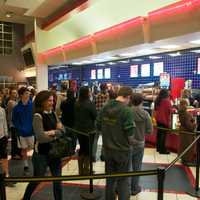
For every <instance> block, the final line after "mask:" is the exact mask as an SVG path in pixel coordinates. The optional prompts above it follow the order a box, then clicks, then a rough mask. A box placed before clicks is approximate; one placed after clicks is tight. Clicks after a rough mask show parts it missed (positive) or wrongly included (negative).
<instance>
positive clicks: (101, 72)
mask: <svg viewBox="0 0 200 200" xmlns="http://www.w3.org/2000/svg"><path fill="white" fill-rule="evenodd" d="M102 78H103V69H98V70H97V79H102Z"/></svg>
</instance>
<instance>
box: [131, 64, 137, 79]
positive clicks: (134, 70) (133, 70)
mask: <svg viewBox="0 0 200 200" xmlns="http://www.w3.org/2000/svg"><path fill="white" fill-rule="evenodd" d="M130 77H131V78H135V77H138V65H131V66H130Z"/></svg>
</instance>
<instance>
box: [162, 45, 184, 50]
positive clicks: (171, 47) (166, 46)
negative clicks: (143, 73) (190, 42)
mask: <svg viewBox="0 0 200 200" xmlns="http://www.w3.org/2000/svg"><path fill="white" fill-rule="evenodd" d="M179 47H180V46H179V45H175V44H171V45H165V46H161V47H160V48H161V49H177V48H179Z"/></svg>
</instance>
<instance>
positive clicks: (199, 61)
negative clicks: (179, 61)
mask: <svg viewBox="0 0 200 200" xmlns="http://www.w3.org/2000/svg"><path fill="white" fill-rule="evenodd" d="M197 74H200V58H198V62H197Z"/></svg>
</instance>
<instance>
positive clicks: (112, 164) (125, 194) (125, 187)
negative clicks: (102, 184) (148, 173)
mask: <svg viewBox="0 0 200 200" xmlns="http://www.w3.org/2000/svg"><path fill="white" fill-rule="evenodd" d="M130 158H131V157H130V152H129V151H128V152H127V151H125V152H123V151H117V150H107V149H105V171H106V173H107V174H109V173H115V172H128V171H129V169H130ZM116 192H117V193H118V200H129V199H130V191H129V177H117V178H107V179H106V198H105V199H106V200H115V199H116V198H115V196H116Z"/></svg>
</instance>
